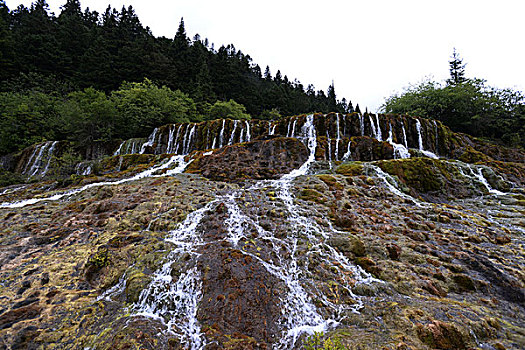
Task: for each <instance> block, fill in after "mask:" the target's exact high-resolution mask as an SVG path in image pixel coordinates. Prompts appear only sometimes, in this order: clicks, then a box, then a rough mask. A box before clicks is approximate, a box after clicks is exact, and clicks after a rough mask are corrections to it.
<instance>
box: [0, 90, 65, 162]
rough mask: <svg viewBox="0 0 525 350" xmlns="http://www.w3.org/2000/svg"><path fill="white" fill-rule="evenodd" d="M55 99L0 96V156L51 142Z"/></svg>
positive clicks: (36, 95)
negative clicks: (43, 142) (39, 143)
mask: <svg viewBox="0 0 525 350" xmlns="http://www.w3.org/2000/svg"><path fill="white" fill-rule="evenodd" d="M56 107H57V99H56V98H54V97H52V96H50V95H47V94H44V93H41V92H31V93H26V94H22V93H13V92H4V93H0V154H7V153H10V152H16V151H19V150H21V149H24V148H25V147H28V146H30V145H32V144H34V143H37V142H41V141H44V140H53V139H55V136H56V134H55V125H56V123H55V121H56V120H57V115H58V113H57V108H56Z"/></svg>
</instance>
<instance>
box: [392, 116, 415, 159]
mask: <svg viewBox="0 0 525 350" xmlns="http://www.w3.org/2000/svg"><path fill="white" fill-rule="evenodd" d="M389 126H390V128H389V130H388V139H387V142H388V143H390V144H391V145H392V147H394V158H396V159H399V158H401V159H403V158H410V152H409V151H408V149H407V148H406V147H405V146H403V145H401V144H399V143H395V142H394V141H393V135H392V126H391V125H390V124H389ZM403 131H404V129H403Z"/></svg>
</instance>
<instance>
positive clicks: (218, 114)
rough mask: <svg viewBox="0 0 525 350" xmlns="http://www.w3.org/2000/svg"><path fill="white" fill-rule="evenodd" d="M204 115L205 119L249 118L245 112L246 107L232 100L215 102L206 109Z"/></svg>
mask: <svg viewBox="0 0 525 350" xmlns="http://www.w3.org/2000/svg"><path fill="white" fill-rule="evenodd" d="M206 117H207V118H206V119H222V118H229V119H248V120H249V119H251V117H250V115H249V114H247V113H246V108H245V107H244V106H243V105H241V104H239V103H237V102H235V101H234V100H229V101H217V102H215V104H214V105H213V106H211V107H210V109H209V110H208V115H207V116H206Z"/></svg>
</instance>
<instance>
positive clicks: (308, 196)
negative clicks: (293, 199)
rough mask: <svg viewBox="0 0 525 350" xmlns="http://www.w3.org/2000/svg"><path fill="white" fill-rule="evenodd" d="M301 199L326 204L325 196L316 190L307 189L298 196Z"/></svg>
mask: <svg viewBox="0 0 525 350" xmlns="http://www.w3.org/2000/svg"><path fill="white" fill-rule="evenodd" d="M298 197H299V198H300V199H303V200H305V201H312V202H316V203H323V202H324V196H323V195H322V193H319V192H317V191H316V190H313V189H311V188H306V189H304V190H302V191H301V192H300V193H299V196H298Z"/></svg>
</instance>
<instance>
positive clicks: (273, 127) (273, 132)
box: [270, 124, 277, 135]
mask: <svg viewBox="0 0 525 350" xmlns="http://www.w3.org/2000/svg"><path fill="white" fill-rule="evenodd" d="M276 127H277V124H274V125H273V126H272V130H271V131H270V135H275V128H276Z"/></svg>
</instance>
